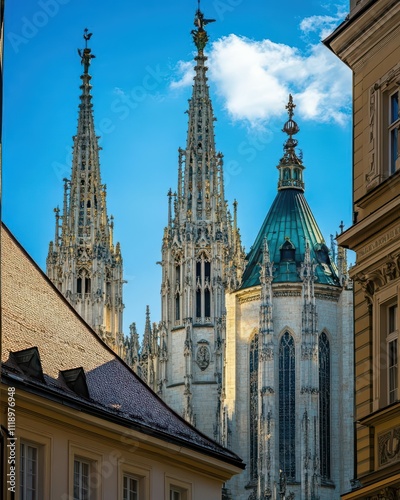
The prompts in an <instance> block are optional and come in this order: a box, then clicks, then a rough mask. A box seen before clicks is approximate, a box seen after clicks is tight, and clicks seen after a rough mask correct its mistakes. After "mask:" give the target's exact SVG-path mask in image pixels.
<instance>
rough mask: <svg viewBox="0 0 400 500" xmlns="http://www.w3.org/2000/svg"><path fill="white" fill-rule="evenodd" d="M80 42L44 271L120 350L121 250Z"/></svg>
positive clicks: (87, 59)
mask: <svg viewBox="0 0 400 500" xmlns="http://www.w3.org/2000/svg"><path fill="white" fill-rule="evenodd" d="M83 36H84V39H85V48H84V49H82V50H80V49H79V50H78V53H79V55H80V57H81V63H82V65H83V73H82V75H81V80H82V84H81V86H80V88H81V95H80V105H79V116H78V130H77V133H76V135H75V136H74V137H73V141H74V144H73V155H72V174H71V178H70V179H64V201H63V208H62V214H61V215H60V210H59V209H58V208H56V209H55V214H56V226H55V236H54V241H52V242H50V246H49V253H48V257H47V261H46V265H47V275H48V276H49V278H50V279H51V280H52V281H53V283H54V284H55V285H56V286H57V287H58V288H59V290H60V291H61V292H62V293H63V294H64V295H65V296H66V297H67V299H68V300H69V302H70V303H71V304H72V305H73V307H75V309H76V310H77V311H78V312H79V314H80V315H81V316H82V317H83V318H84V319H85V321H86V322H87V323H89V325H91V326H92V328H93V329H94V330H95V331H96V332H97V333H98V335H99V336H100V337H101V338H102V339H103V340H104V341H105V342H106V343H107V344H108V345H109V346H110V347H112V349H114V350H115V351H116V352H117V353H118V354H120V355H123V354H124V352H123V351H124V339H123V334H122V310H123V307H124V306H123V303H122V284H123V277H122V256H121V250H120V245H119V243H117V244H116V245H114V242H113V227H114V222H113V217H112V216H111V218H109V217H108V215H107V206H106V186H105V185H104V184H102V182H101V176H100V162H99V150H100V149H101V148H100V147H99V144H98V137H97V136H96V133H95V129H94V119H93V104H92V95H91V88H92V86H91V83H90V82H91V78H92V77H91V76H90V75H89V67H90V64H91V61H92V59H93V58H94V57H95V56H94V55H93V54H92V51H91V49H90V48H89V47H88V41H89V40H90V38H91V36H92V34H91V33H88V30H87V29H85V31H84V35H83Z"/></svg>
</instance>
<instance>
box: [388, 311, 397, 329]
mask: <svg viewBox="0 0 400 500" xmlns="http://www.w3.org/2000/svg"><path fill="white" fill-rule="evenodd" d="M388 312H389V329H388V334H389V333H392V332H395V331H396V330H397V304H395V305H393V306H391V307H389V309H388Z"/></svg>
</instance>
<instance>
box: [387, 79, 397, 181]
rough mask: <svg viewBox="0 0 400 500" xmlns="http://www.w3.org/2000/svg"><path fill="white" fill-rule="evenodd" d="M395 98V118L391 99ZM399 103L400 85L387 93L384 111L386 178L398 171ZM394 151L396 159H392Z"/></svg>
mask: <svg viewBox="0 0 400 500" xmlns="http://www.w3.org/2000/svg"><path fill="white" fill-rule="evenodd" d="M395 96H397V117H394V116H393V106H392V104H393V102H394V100H393V98H394V97H395ZM399 101H400V85H399V86H397V88H396V87H394V88H392V89H391V90H390V91H389V92H388V93H387V103H385V104H386V106H385V108H386V109H385V111H386V113H387V127H388V130H387V134H386V136H387V142H388V148H387V155H388V157H387V158H388V162H387V163H388V165H387V170H388V172H387V173H388V177H390V176H391V175H393V174H394V173H396V171H397V170H400V154H399V148H400V132H399V129H400V115H399V110H400V108H399ZM393 137H395V143H394V144H393V142H392V140H393V139H392V138H393ZM395 149H396V150H397V156H396V158H395V157H394V153H395Z"/></svg>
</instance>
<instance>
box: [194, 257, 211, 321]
mask: <svg viewBox="0 0 400 500" xmlns="http://www.w3.org/2000/svg"><path fill="white" fill-rule="evenodd" d="M209 321H211V263H210V261H209V259H208V257H207V255H206V254H205V253H204V252H203V253H201V254H200V256H199V257H198V259H197V262H196V322H198V323H202V322H209Z"/></svg>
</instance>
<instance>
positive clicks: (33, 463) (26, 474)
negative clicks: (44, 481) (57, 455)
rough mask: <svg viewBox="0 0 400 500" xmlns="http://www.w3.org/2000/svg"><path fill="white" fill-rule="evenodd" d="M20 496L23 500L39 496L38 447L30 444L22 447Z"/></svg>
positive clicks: (34, 498)
mask: <svg viewBox="0 0 400 500" xmlns="http://www.w3.org/2000/svg"><path fill="white" fill-rule="evenodd" d="M20 451H21V458H20V497H21V500H37V498H38V448H37V447H36V446H31V445H28V444H24V443H22V444H21V447H20Z"/></svg>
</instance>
